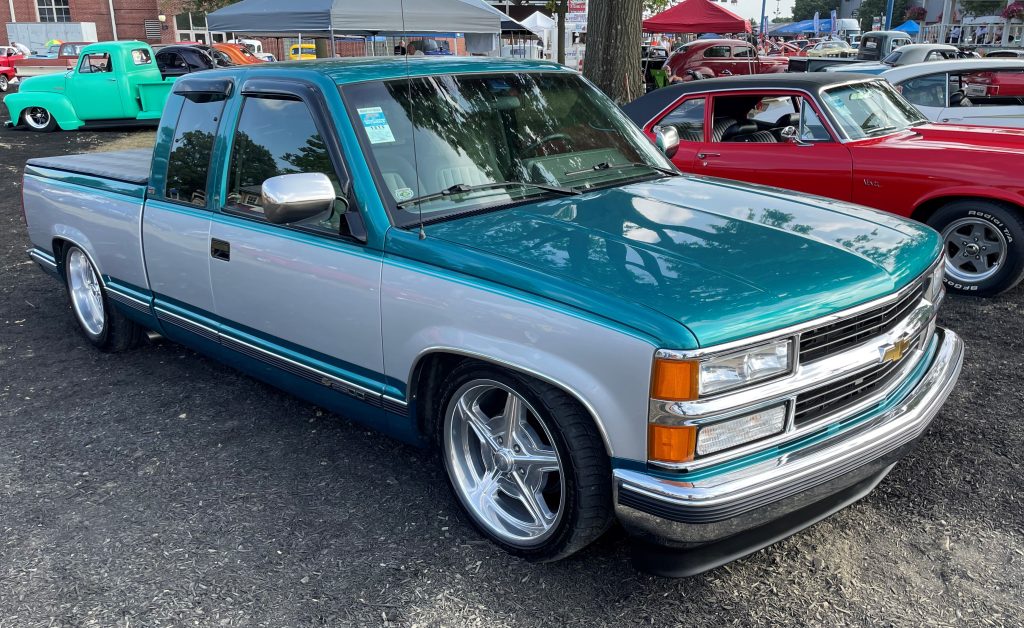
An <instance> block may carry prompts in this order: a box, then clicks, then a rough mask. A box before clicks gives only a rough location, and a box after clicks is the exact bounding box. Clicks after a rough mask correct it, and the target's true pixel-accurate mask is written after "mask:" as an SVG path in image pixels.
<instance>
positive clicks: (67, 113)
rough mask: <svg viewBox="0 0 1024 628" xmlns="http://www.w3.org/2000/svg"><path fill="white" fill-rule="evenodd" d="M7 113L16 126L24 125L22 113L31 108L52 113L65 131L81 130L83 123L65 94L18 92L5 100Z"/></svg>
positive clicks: (58, 124)
mask: <svg viewBox="0 0 1024 628" xmlns="http://www.w3.org/2000/svg"><path fill="white" fill-rule="evenodd" d="M4 104H5V105H7V111H8V112H9V113H10V115H11V122H12V123H13V124H15V125H20V124H22V121H21V113H22V112H23V111H24V110H25V109H27V108H29V107H42V108H44V109H46V110H47V111H49V112H50V115H51V116H53V119H54V120H56V121H57V126H59V127H60V128H62V129H64V130H65V131H74V130H75V129H77V128H79V127H80V126H82V125H83V124H85V123H84V122H82V121H81V120H80V119H79V118H78V115H76V114H75V108H74V107H72V106H71V101H69V100H68V99H67V97H66V96H64V95H63V94H55V93H52V92H18V93H16V94H10V95H9V96H7V97H6V98H4Z"/></svg>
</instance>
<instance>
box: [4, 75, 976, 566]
mask: <svg viewBox="0 0 1024 628" xmlns="http://www.w3.org/2000/svg"><path fill="white" fill-rule="evenodd" d="M660 141H661V146H662V147H663V150H664V152H667V153H671V152H672V151H673V149H674V146H675V144H676V143H677V138H676V139H675V140H674V138H672V137H671V133H670V132H669V131H666V132H664V133H663V134H661V136H660ZM24 200H25V214H26V218H27V222H28V232H29V236H30V238H31V241H32V249H31V250H30V252H29V253H30V255H31V257H32V259H34V260H36V261H37V262H38V263H39V265H40V266H42V268H44V269H45V270H47V271H49V272H50V273H52V274H53V275H54V276H55V277H57V278H59V279H60V280H61V281H62V282H64V283H66V285H67V289H68V292H69V294H70V302H71V306H72V311H73V312H74V315H75V318H76V319H77V321H78V325H79V327H80V328H81V330H82V332H83V333H84V335H85V337H86V338H88V339H89V340H90V341H91V342H92V343H93V344H94V345H96V346H97V347H98V348H100V349H102V350H122V349H128V348H129V347H131V346H133V345H135V344H137V343H138V342H139V341H140V340H141V339H142V338H143V337H144V336H143V331H144V330H151V331H155V332H158V333H159V334H161V335H163V336H165V337H166V338H168V339H170V340H173V341H177V342H180V343H183V344H185V345H188V346H190V347H193V348H194V349H196V350H198V351H200V352H203V353H206V354H209V355H211V356H214V357H216V358H217V359H220V360H223V361H224V362H225V363H226V364H230V365H232V366H235V367H238V368H240V369H243V370H245V371H247V372H249V373H251V374H252V375H254V376H255V377H259V378H262V379H264V380H266V381H268V382H271V383H273V384H274V385H276V386H280V387H281V388H284V389H287V390H289V391H292V392H293V393H295V394H296V395H299V396H301V397H303V398H305V399H308V400H310V401H311V402H313V403H316V404H319V405H321V406H323V407H325V408H329V409H331V410H334V411H336V412H338V413H340V414H342V415H344V416H346V417H351V418H353V419H357V420H360V421H363V422H365V423H366V424H368V425H371V426H373V427H376V428H378V429H380V430H381V431H382V432H385V433H387V434H390V435H392V436H395V437H398V438H402V439H405V440H408V441H411V442H415V443H421V444H425V445H430V446H434V447H436V448H437V450H438V451H439V458H440V464H442V465H443V467H444V469H445V472H446V474H447V477H448V478H449V480H450V483H451V486H452V489H453V491H454V494H455V496H456V498H457V502H458V503H459V504H460V505H461V507H462V508H463V509H464V510H465V512H466V513H467V515H468V518H469V520H470V521H471V522H472V523H473V524H474V525H475V526H476V527H477V528H478V529H479V530H480V532H481V533H482V534H483V535H484V536H486V537H487V538H489V539H490V540H492V541H493V542H494V543H496V544H497V545H499V546H500V547H502V548H504V549H505V550H507V551H509V552H511V553H513V554H516V555H518V556H522V557H525V558H527V559H531V560H539V561H544V560H554V559H557V558H561V557H564V556H567V555H569V554H571V553H573V552H575V551H577V550H579V549H580V548H582V547H584V546H586V545H587V544H588V543H590V542H592V541H594V540H595V539H596V538H597V537H599V536H600V535H601V534H602V533H603V532H604V531H605V530H606V529H607V528H608V527H609V525H611V523H612V522H613V521H614V520H615V519H618V521H620V522H621V523H622V524H623V525H624V526H625V528H626V529H627V530H629V531H630V532H631V533H632V534H633V535H634V536H635V537H636V538H635V539H634V548H635V552H636V560H637V564H638V565H639V566H640V567H642V568H644V569H648V570H651V571H653V572H655V573H660V574H666V575H676V576H680V575H687V574H693V573H698V572H700V571H703V570H706V569H710V568H713V567H715V566H718V565H721V564H723V563H726V562H728V561H730V560H733V559H735V558H738V557H741V556H743V555H745V554H748V553H750V552H753V551H755V550H757V549H759V548H761V547H764V546H766V545H768V544H770V543H772V542H774V541H776V540H778V539H780V538H783V537H785V536H787V535H789V534H792V533H795V532H796V531H798V530H800V529H802V528H804V527H806V526H808V525H811V524H812V523H814V522H815V521H818V520H820V519H822V518H823V517H825V516H828V515H829V514H831V513H833V512H835V511H837V510H838V509H840V508H842V507H844V506H845V505H847V504H850V503H852V502H853V501H855V500H857V499H859V498H860V497H862V496H863V495H865V494H866V493H867V492H868V491H870V490H871V489H872V488H873V487H874V486H875V485H876V484H878V482H880V481H881V480H882V478H883V477H884V476H885V475H886V474H887V473H888V472H889V470H890V469H891V468H892V466H893V465H894V464H895V463H896V462H897V461H898V460H899V459H900V458H901V457H902V456H903V455H904V454H905V453H906V452H907V451H908V449H909V448H910V447H912V446H913V445H914V443H915V442H916V441H917V440H918V439H919V438H920V437H921V436H922V434H923V433H924V432H925V430H926V429H927V427H928V426H929V424H930V423H931V421H932V419H933V418H934V417H935V416H936V414H937V413H938V412H939V410H940V408H941V406H942V404H943V402H944V401H945V399H946V397H947V395H948V394H949V393H950V390H951V389H952V387H953V385H954V383H955V381H956V379H957V376H958V374H959V371H960V366H961V361H962V355H963V347H962V343H961V341H960V340H959V338H958V337H957V336H956V335H955V334H953V333H952V332H950V331H947V330H944V329H942V328H940V327H936V323H935V319H936V309H937V308H938V306H939V303H940V301H941V300H942V298H943V283H942V272H943V264H942V261H943V260H942V246H941V243H940V239H939V236H938V234H936V233H935V232H934V231H931V230H930V229H929V228H927V227H925V226H922V225H920V224H917V223H913V222H910V221H907V220H903V219H900V218H896V217H894V216H891V215H887V214H883V213H880V212H876V211H873V210H869V209H865V208H862V207H857V206H854V205H850V204H846V203H841V202H837V201H831V200H826V199H822V198H818V197H812V196H805V195H801V194H798V193H793V192H784V191H780V190H776V189H773V188H768V187H761V186H752V185H745V184H740V183H734V182H729V181H724V180H716V179H708V178H701V177H693V176H683V175H681V174H679V173H678V172H677V171H676V170H674V169H673V168H672V166H671V163H670V162H669V161H668V160H667V159H666V158H665V156H664V155H663V154H662V151H659V150H658V148H656V147H655V146H654V145H653V144H652V143H651V142H649V141H648V140H647V139H646V138H645V137H644V135H643V134H642V133H641V132H640V130H639V129H637V128H636V127H635V126H634V125H633V124H632V123H631V122H630V121H629V120H628V119H627V118H626V117H625V115H624V114H623V113H622V112H621V111H620V110H619V109H618V108H617V107H615V105H614V104H613V103H612V102H610V101H609V100H608V99H607V98H606V97H605V96H604V95H603V94H601V93H600V92H599V91H598V90H596V89H595V88H594V87H592V86H591V85H590V84H588V83H587V82H585V81H584V80H583V79H581V78H580V76H579V75H578V74H576V73H575V72H571V71H568V70H566V69H564V68H562V67H560V66H557V65H554V64H550V63H545V62H527V61H511V60H509V61H498V60H491V59H467V58H461V57H425V58H415V59H408V58H407V59H362V60H330V61H324V62H312V63H310V62H305V63H285V64H274V65H268V66H248V67H244V68H242V67H240V68H230V69H224V70H211V71H209V72H204V73H202V74H201V75H192V76H187V77H184V78H181V79H179V80H178V81H177V82H176V83H175V85H174V89H173V93H172V94H171V96H170V97H169V99H168V102H167V107H166V109H165V110H164V114H163V118H162V119H161V123H160V128H159V132H158V139H157V145H156V148H155V150H154V151H153V152H152V154H149V152H148V151H142V152H127V153H113V154H108V155H95V154H93V155H78V156H70V157H55V158H45V159H36V160H31V161H30V162H29V163H28V166H27V167H26V171H25V181H24ZM395 464H404V463H403V462H402V461H398V460H396V461H395ZM386 490H387V487H386V486H384V485H383V483H382V485H381V491H382V492H383V491H386ZM338 499H344V496H343V495H339V496H338Z"/></svg>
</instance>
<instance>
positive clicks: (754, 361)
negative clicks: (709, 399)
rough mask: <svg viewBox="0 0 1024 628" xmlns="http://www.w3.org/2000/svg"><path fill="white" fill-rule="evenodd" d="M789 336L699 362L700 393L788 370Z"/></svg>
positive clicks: (735, 385) (757, 379)
mask: <svg viewBox="0 0 1024 628" xmlns="http://www.w3.org/2000/svg"><path fill="white" fill-rule="evenodd" d="M792 344H793V343H792V341H791V340H783V341H781V342H773V343H771V344H767V345H761V346H760V347H755V348H753V349H747V350H746V351H741V352H738V353H732V354H729V355H724V356H720V357H716V358H710V359H708V360H704V361H702V362H701V363H700V374H699V375H698V380H699V383H700V394H701V395H710V394H713V393H717V392H722V391H723V390H731V389H733V388H739V387H740V386H746V385H748V384H753V383H754V382H759V381H762V380H765V379H770V378H772V377H775V376H777V375H782V374H784V373H788V372H789V370H790V366H791V362H790V347H791V346H792Z"/></svg>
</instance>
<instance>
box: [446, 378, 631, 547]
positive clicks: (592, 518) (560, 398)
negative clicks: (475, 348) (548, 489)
mask: <svg viewBox="0 0 1024 628" xmlns="http://www.w3.org/2000/svg"><path fill="white" fill-rule="evenodd" d="M474 380H493V381H496V382H499V383H501V384H504V385H505V386H507V387H508V388H509V389H511V390H514V391H515V392H516V393H518V394H519V395H520V396H521V397H523V398H524V399H525V400H526V401H527V403H529V405H531V406H532V407H533V409H534V410H536V412H537V415H538V416H537V418H538V419H539V420H540V421H542V422H543V423H544V425H545V427H546V428H547V430H548V431H549V433H550V434H551V436H552V439H553V441H554V446H555V447H556V448H557V452H558V457H559V459H560V461H561V463H562V466H563V469H562V471H563V473H562V475H563V476H564V486H565V488H564V496H563V497H562V501H561V504H562V507H563V508H564V510H563V511H562V513H561V519H560V520H559V522H558V523H557V524H556V526H555V529H554V531H553V532H552V533H551V535H550V536H549V537H548V538H547V539H546V540H544V541H543V542H542V543H540V544H536V545H532V546H525V547H524V546H520V545H513V544H510V543H507V542H505V541H504V540H502V539H500V538H498V537H496V536H495V535H494V534H492V533H491V532H489V531H488V530H487V529H486V528H485V527H484V526H483V525H481V523H480V522H479V521H478V520H477V519H476V517H475V515H474V514H473V513H472V512H471V511H470V509H468V508H467V507H466V504H465V503H464V502H463V498H462V496H461V494H460V493H459V491H458V490H457V489H456V487H455V482H456V480H455V479H454V477H453V473H452V471H451V469H450V468H449V466H448V463H447V458H448V457H447V455H446V453H445V446H444V443H443V442H442V434H443V433H444V430H445V428H444V423H445V414H446V413H447V411H448V408H449V406H450V404H451V403H452V402H453V396H454V395H455V393H456V392H457V391H458V390H459V389H460V388H461V387H462V386H464V385H465V384H467V383H468V382H472V381H474ZM438 399H439V400H440V403H438V404H437V407H436V408H435V412H437V413H438V416H435V417H434V418H435V419H437V420H436V421H435V422H434V425H436V426H438V428H437V430H436V434H435V435H436V437H437V444H438V450H439V451H440V458H441V466H442V468H443V469H444V470H445V475H446V477H447V478H448V484H449V487H450V488H451V490H452V493H453V494H454V496H455V500H456V502H457V503H458V504H459V506H460V508H461V510H462V513H463V514H464V515H465V517H466V518H467V519H468V520H469V521H470V523H471V524H472V525H473V527H475V528H476V529H477V531H478V532H480V534H482V535H483V536H484V537H486V538H487V539H488V540H490V541H491V542H493V543H494V544H496V545H498V546H499V547H501V548H502V549H504V550H505V551H507V552H509V553H510V554H513V555H515V556H519V557H521V558H525V559H526V560H529V561H532V562H551V561H555V560H559V559H561V558H565V557H567V556H569V555H571V554H573V553H575V552H577V551H579V550H581V549H583V548H584V547H586V546H587V545H589V544H590V543H592V542H593V541H595V540H596V539H598V538H599V537H600V536H601V535H602V534H604V532H605V531H606V530H608V528H609V527H610V526H611V523H612V520H613V506H612V496H611V494H612V475H611V461H610V460H609V458H608V454H607V452H606V451H605V447H604V442H603V441H602V439H601V435H600V434H599V433H598V431H597V427H596V426H595V424H594V421H593V419H592V417H591V416H590V414H589V413H588V412H587V411H586V410H585V409H584V408H583V407H582V406H581V405H580V404H579V402H577V401H576V400H575V399H573V398H572V397H570V396H569V395H568V394H566V393H564V392H563V391H561V390H559V389H557V388H555V387H554V386H551V385H549V384H546V383H544V382H540V381H537V380H535V379H532V378H529V377H525V376H523V375H520V374H518V373H515V372H512V371H508V370H505V369H501V368H497V367H494V366H491V365H489V364H486V363H481V362H475V361H467V362H463V363H462V364H461V365H459V366H458V367H456V368H455V369H454V370H453V371H452V372H451V374H449V375H448V377H447V378H445V380H444V382H443V384H442V386H441V394H440V395H439V396H438Z"/></svg>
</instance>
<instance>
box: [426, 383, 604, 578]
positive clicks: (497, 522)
mask: <svg viewBox="0 0 1024 628" xmlns="http://www.w3.org/2000/svg"><path fill="white" fill-rule="evenodd" d="M441 398H442V400H443V401H442V403H441V409H442V410H443V412H444V415H443V423H442V425H441V428H440V432H441V434H440V440H441V443H440V444H441V450H442V457H443V460H444V466H445V470H446V471H447V475H448V479H449V481H450V483H451V487H452V489H453V492H454V493H455V496H456V498H457V499H458V501H459V504H460V505H461V506H462V509H463V510H464V511H465V512H466V514H468V515H469V518H470V520H471V521H472V522H473V524H474V525H475V526H476V528H477V529H478V530H480V532H481V533H482V534H483V535H484V536H486V537H487V538H488V539H490V540H491V541H493V542H494V543H496V544H497V545H499V546H500V547H502V548H503V549H505V550H506V551H508V552H509V553H511V554H514V555H516V556H520V557H523V558H526V559H528V560H533V561H552V560H557V559H560V558H564V557H566V556H568V555H570V554H572V553H573V552H576V551H578V550H580V549H582V548H583V547H585V546H586V545H588V544H589V543H590V542H592V541H593V540H595V539H597V538H598V537H599V536H600V535H601V534H602V533H604V531H605V530H606V529H607V528H608V526H609V525H610V524H611V520H612V519H611V518H612V504H611V469H610V467H611V465H610V462H609V459H608V456H607V454H606V452H605V449H604V444H603V442H602V440H601V437H600V435H599V434H598V432H597V429H596V427H595V425H594V423H593V420H592V419H591V417H590V415H589V414H588V413H587V412H586V411H585V410H584V409H583V408H582V407H581V406H580V405H579V404H578V403H577V402H576V401H575V400H574V399H572V398H570V397H569V396H567V395H566V394H565V393H563V392H562V391H560V390H558V389H556V388H554V387H552V386H549V385H547V384H544V383H542V382H537V381H535V380H532V379H527V378H524V377H520V376H519V375H517V374H514V373H511V372H507V371H504V370H501V369H497V368H494V367H490V366H486V365H482V364H478V363H465V364H463V365H462V366H460V367H457V368H456V369H455V370H454V371H453V372H452V373H451V375H450V376H449V377H448V378H447V379H446V381H445V384H444V386H443V392H442V396H441Z"/></svg>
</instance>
